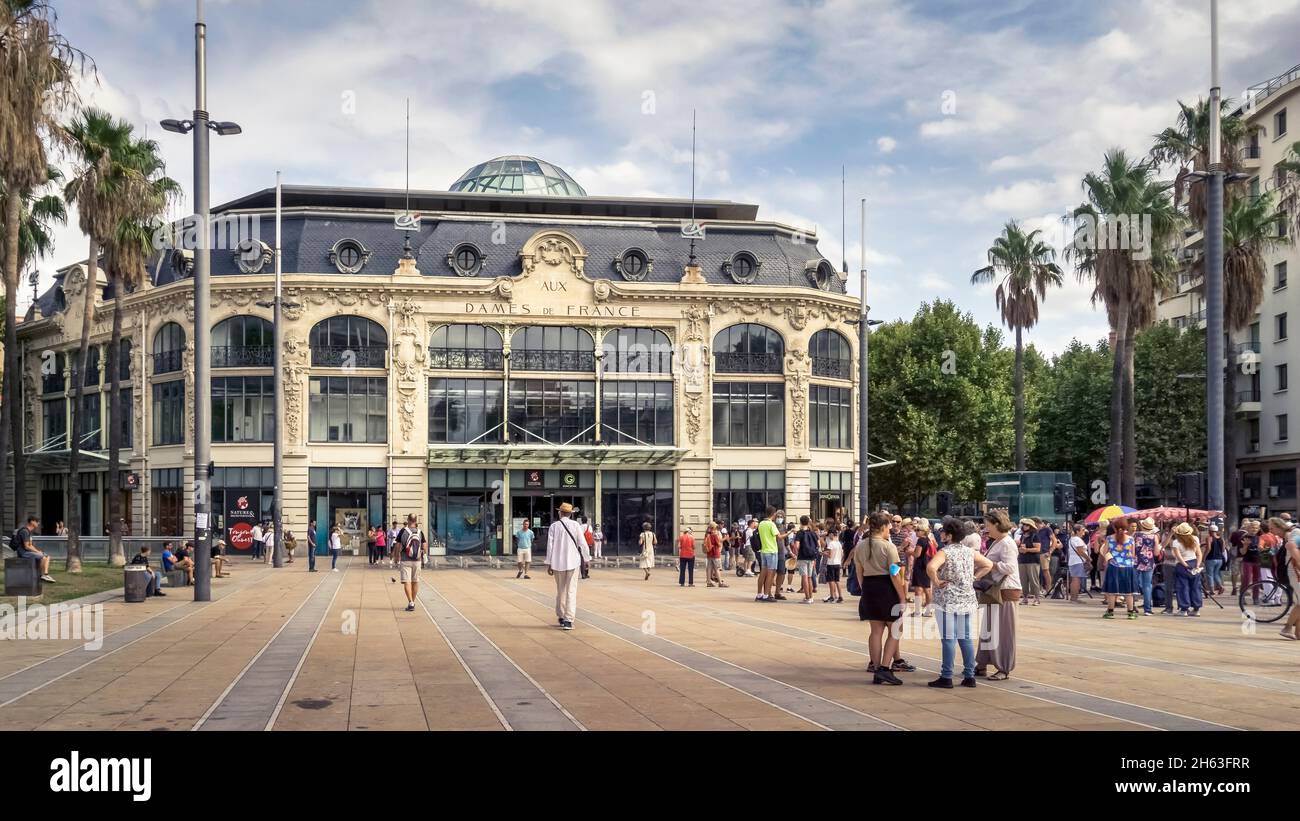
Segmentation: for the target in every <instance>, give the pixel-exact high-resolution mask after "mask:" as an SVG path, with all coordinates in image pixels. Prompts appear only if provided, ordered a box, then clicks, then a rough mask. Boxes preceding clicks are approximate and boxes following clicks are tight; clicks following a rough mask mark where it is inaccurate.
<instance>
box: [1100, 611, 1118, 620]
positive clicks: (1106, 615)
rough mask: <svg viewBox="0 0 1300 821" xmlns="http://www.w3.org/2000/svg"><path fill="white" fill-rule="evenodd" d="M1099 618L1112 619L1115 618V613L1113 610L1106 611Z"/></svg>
mask: <svg viewBox="0 0 1300 821" xmlns="http://www.w3.org/2000/svg"><path fill="white" fill-rule="evenodd" d="M1101 617H1102V618H1103V619H1113V618H1115V611H1114V610H1107V611H1106V612H1105V613H1102V614H1101Z"/></svg>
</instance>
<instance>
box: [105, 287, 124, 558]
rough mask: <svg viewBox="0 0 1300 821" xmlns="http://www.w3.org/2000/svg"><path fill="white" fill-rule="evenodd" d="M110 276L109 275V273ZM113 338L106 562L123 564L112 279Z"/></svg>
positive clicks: (117, 308)
mask: <svg viewBox="0 0 1300 821" xmlns="http://www.w3.org/2000/svg"><path fill="white" fill-rule="evenodd" d="M109 276H110V277H112V274H111V273H110V274H109ZM111 281H112V282H113V338H112V341H111V342H110V343H109V346H108V370H109V373H110V377H109V394H108V563H109V566H111V567H123V566H125V565H126V553H125V551H123V550H122V469H121V464H120V463H121V461H122V381H121V374H120V373H119V371H120V370H121V369H120V367H119V363H120V361H121V355H120V354H121V348H122V296H123V294H122V292H121V287H122V281H121V279H120V278H113V279H112V280H111Z"/></svg>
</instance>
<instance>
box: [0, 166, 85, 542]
mask: <svg viewBox="0 0 1300 821" xmlns="http://www.w3.org/2000/svg"><path fill="white" fill-rule="evenodd" d="M62 180H63V173H62V172H61V171H59V169H57V168H55V167H54V166H48V167H47V168H46V172H45V183H44V185H42V186H40V188H38V189H36V190H32V189H28V190H27V191H24V192H22V193H21V194H20V196H18V197H17V198H16V199H18V201H19V208H18V266H17V270H19V271H21V270H23V269H24V268H26V267H27V264H28V263H29V262H31V261H32V260H33V259H40V258H42V257H45V256H47V255H48V254H49V253H50V252H51V251H52V250H53V249H54V235H53V230H54V226H55V225H56V224H58V225H65V224H67V222H68V211H67V208H66V207H65V206H64V204H63V200H62V199H61V198H60V197H59V195H58V194H57V193H50V189H51V188H53V187H56V186H57V185H58V183H59V182H61V181H62ZM5 196H6V189H5V185H4V181H3V180H0V199H4V197H5ZM0 222H2V221H0ZM5 230H6V231H7V225H6V226H5ZM4 256H5V250H4V249H3V248H0V259H3V258H4ZM6 269H7V267H6ZM7 301H8V299H7V298H6V303H7ZM7 311H8V309H7V308H6V312H7ZM15 316H16V312H15ZM9 321H12V320H10V319H8V318H6V322H9ZM15 344H16V343H15ZM9 367H10V365H9V363H7V362H6V363H5V373H6V374H8V373H9ZM14 367H15V368H16V367H17V366H16V365H15V366H14ZM21 377H22V374H20V373H18V372H17V371H16V370H15V372H14V373H13V381H12V382H10V383H9V384H8V385H7V386H6V388H5V390H7V391H9V390H13V391H17V390H18V384H19V379H20V378H21ZM15 395H16V394H15ZM7 415H8V416H9V417H10V419H9V425H10V427H9V436H10V440H11V441H12V442H13V443H14V449H13V450H14V462H13V468H14V514H15V516H16V517H17V518H21V517H22V507H23V504H24V503H25V500H26V499H27V471H26V469H25V467H24V465H23V414H22V406H21V405H17V406H16V407H15V408H14V412H13V413H10V414H7Z"/></svg>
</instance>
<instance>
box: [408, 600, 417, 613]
mask: <svg viewBox="0 0 1300 821" xmlns="http://www.w3.org/2000/svg"><path fill="white" fill-rule="evenodd" d="M414 609H415V602H413V601H409V602H407V603H406V612H408V613H409V612H411V611H412V610H414Z"/></svg>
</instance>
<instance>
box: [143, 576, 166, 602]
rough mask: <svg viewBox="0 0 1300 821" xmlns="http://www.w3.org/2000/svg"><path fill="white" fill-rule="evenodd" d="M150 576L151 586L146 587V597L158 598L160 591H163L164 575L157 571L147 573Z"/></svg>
mask: <svg viewBox="0 0 1300 821" xmlns="http://www.w3.org/2000/svg"><path fill="white" fill-rule="evenodd" d="M146 572H148V574H149V578H150V581H149V584H147V585H145V588H144V594H145V595H146V596H157V595H158V591H159V590H162V573H159V572H158V571H157V570H149V571H146Z"/></svg>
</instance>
